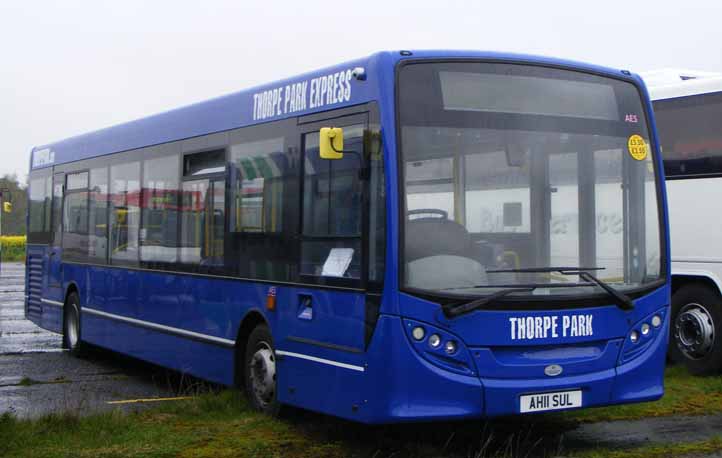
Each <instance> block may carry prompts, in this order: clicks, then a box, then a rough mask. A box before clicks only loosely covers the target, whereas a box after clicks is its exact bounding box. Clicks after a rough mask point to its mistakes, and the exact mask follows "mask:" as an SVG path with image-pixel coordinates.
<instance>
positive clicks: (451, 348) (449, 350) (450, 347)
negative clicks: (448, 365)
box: [444, 340, 456, 355]
mask: <svg viewBox="0 0 722 458" xmlns="http://www.w3.org/2000/svg"><path fill="white" fill-rule="evenodd" d="M444 351H446V354H447V355H453V354H454V353H456V342H454V341H453V340H450V341H448V342H446V345H444Z"/></svg>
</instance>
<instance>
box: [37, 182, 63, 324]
mask: <svg viewBox="0 0 722 458" xmlns="http://www.w3.org/2000/svg"><path fill="white" fill-rule="evenodd" d="M64 194H65V174H64V173H56V174H54V175H53V198H52V213H51V215H52V216H51V226H50V249H49V250H48V255H47V256H48V260H47V266H48V270H47V272H48V275H47V283H46V285H45V293H44V294H43V300H42V316H43V327H45V328H46V329H51V330H60V324H61V321H60V320H61V317H62V314H61V313H57V312H59V311H60V310H61V309H60V306H62V303H63V300H64V297H63V285H62V280H63V278H62V273H63V272H62V243H63V196H64Z"/></svg>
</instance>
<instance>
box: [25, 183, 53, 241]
mask: <svg viewBox="0 0 722 458" xmlns="http://www.w3.org/2000/svg"><path fill="white" fill-rule="evenodd" d="M50 171H51V169H45V170H40V171H34V172H32V173H30V189H29V190H28V197H29V200H30V202H29V218H28V243H48V241H49V239H50V211H51V209H52V205H51V198H52V175H51V173H50Z"/></svg>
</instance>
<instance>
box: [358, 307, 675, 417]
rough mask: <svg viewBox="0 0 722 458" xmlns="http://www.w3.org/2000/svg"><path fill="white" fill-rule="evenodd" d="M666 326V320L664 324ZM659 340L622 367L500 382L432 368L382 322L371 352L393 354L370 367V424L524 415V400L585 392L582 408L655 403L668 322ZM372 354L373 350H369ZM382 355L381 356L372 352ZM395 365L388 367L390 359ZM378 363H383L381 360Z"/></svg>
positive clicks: (393, 325) (395, 323) (398, 329)
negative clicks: (535, 395) (522, 397)
mask: <svg viewBox="0 0 722 458" xmlns="http://www.w3.org/2000/svg"><path fill="white" fill-rule="evenodd" d="M665 321H666V320H665ZM665 328H666V329H665V330H664V331H663V333H662V336H660V337H661V338H659V339H656V341H655V342H654V343H653V344H652V345H650V346H649V348H647V349H646V350H645V351H644V352H643V353H640V354H639V355H638V356H637V357H635V358H634V359H632V360H631V361H628V362H626V363H624V364H621V365H617V366H616V367H612V368H609V369H605V370H600V371H596V372H588V373H585V374H580V375H574V376H564V375H559V376H558V377H547V378H543V379H540V378H515V379H508V378H507V379H500V378H498V379H496V378H489V377H477V376H469V375H460V374H457V373H453V372H451V371H448V370H445V369H443V368H440V367H437V366H435V365H434V364H431V363H430V362H429V361H427V360H425V359H424V358H422V357H421V356H420V355H419V354H418V353H417V352H416V351H415V350H414V348H413V347H412V345H411V344H410V342H409V340H408V338H407V337H406V335H405V334H404V330H403V324H402V320H401V319H400V318H398V317H392V316H382V317H381V319H380V320H379V323H378V328H377V332H378V334H377V337H380V338H379V339H374V340H375V342H374V343H372V347H373V346H376V345H379V346H380V347H383V348H385V349H388V350H389V351H388V352H386V355H385V356H386V357H385V358H384V359H385V361H384V362H382V361H377V362H373V361H370V364H369V368H370V369H371V368H378V369H377V370H370V371H369V372H370V373H369V376H372V377H373V378H375V379H376V380H374V381H373V383H372V384H371V385H372V386H374V387H376V388H375V389H374V391H375V393H374V396H372V398H376V399H378V402H377V403H374V404H375V408H373V407H372V406H369V407H370V411H367V412H366V413H367V414H370V415H369V416H368V417H366V418H365V421H368V422H374V423H377V422H381V423H387V422H402V421H431V420H433V421H438V420H449V419H463V418H489V417H497V416H504V415H517V414H519V413H521V412H520V411H521V404H520V399H521V396H523V395H527V394H538V393H549V392H566V391H577V390H580V391H581V408H587V407H598V406H605V405H613V404H622V403H632V402H644V401H653V400H656V399H659V398H660V397H661V396H662V395H663V394H664V366H665V360H666V345H667V339H666V338H663V337H664V336H666V335H667V333H668V321H666V322H665ZM370 350H372V349H370ZM370 353H371V354H376V355H380V354H383V353H382V352H376V351H371V352H370ZM389 356H390V357H391V361H388V359H387V358H388V357H389ZM379 358H380V357H379Z"/></svg>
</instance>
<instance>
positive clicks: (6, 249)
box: [0, 235, 25, 262]
mask: <svg viewBox="0 0 722 458" xmlns="http://www.w3.org/2000/svg"><path fill="white" fill-rule="evenodd" d="M0 247H1V248H0V249H2V251H0V255H2V261H4V262H12V261H24V260H25V236H24V235H10V236H4V237H0Z"/></svg>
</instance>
